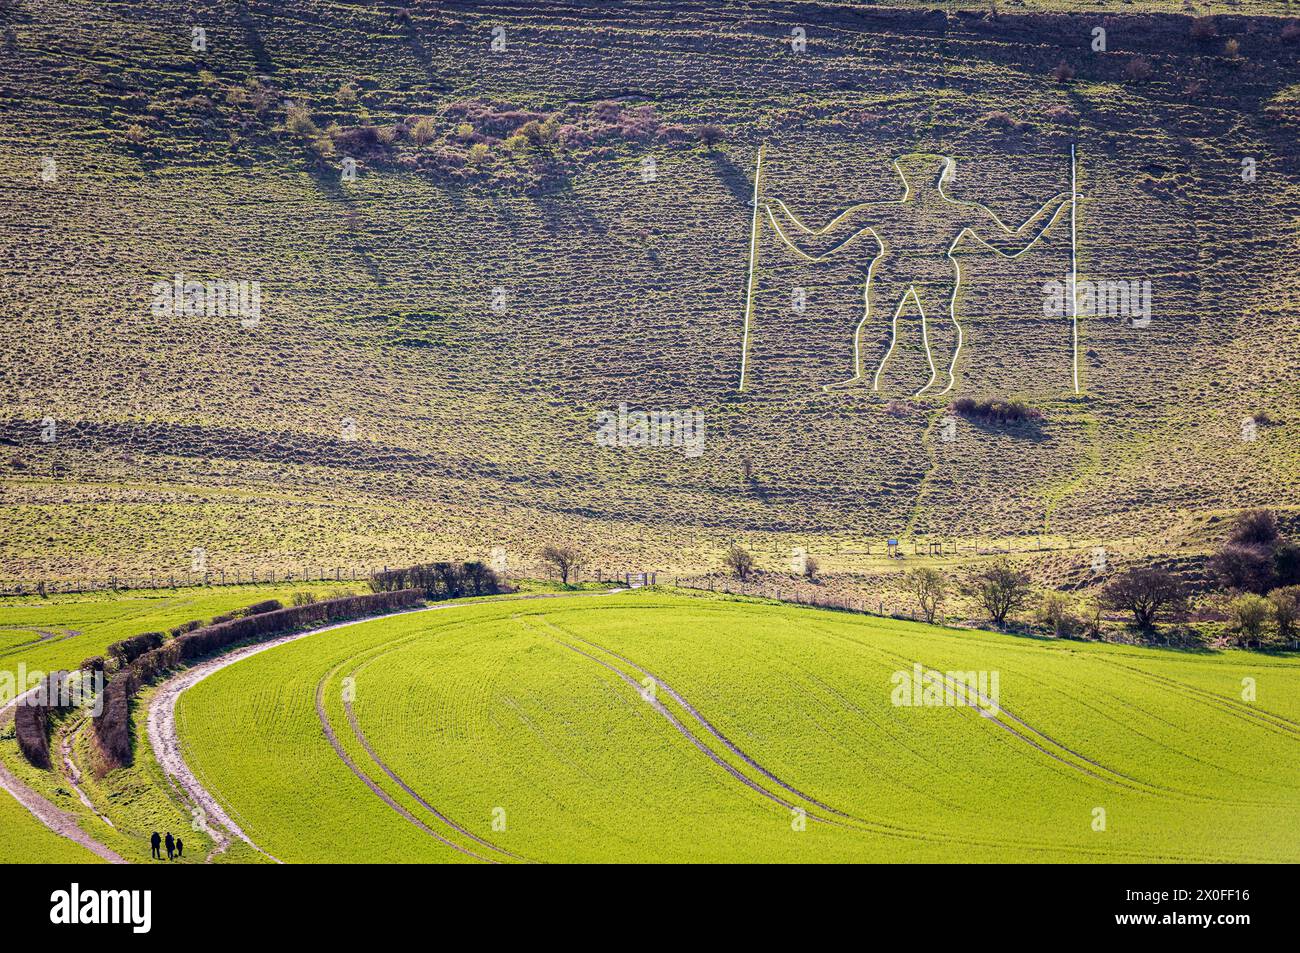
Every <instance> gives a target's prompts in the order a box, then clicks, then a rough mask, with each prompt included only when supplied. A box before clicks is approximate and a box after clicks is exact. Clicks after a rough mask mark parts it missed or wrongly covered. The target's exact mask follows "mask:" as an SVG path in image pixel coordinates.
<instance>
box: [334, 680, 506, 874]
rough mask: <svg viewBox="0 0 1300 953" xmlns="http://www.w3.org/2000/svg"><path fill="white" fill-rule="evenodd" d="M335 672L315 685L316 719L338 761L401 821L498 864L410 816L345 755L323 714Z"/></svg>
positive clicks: (495, 861) (470, 855)
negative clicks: (326, 688) (326, 687)
mask: <svg viewBox="0 0 1300 953" xmlns="http://www.w3.org/2000/svg"><path fill="white" fill-rule="evenodd" d="M335 671H338V669H337V668H336V669H334V670H333V671H331V672H330V673H329V675H326V676H325V678H322V679H321V680H320V682H319V683H317V685H316V717H317V718H319V719H320V723H321V730H322V731H324V732H325V738H326V740H327V741H329V743H330V747H332V748H333V749H334V753H335V754H336V755H338V756H339V760H340V761H342V762H343V763H344V764H345V765H347V768H348V770H349V771H351V772H352V773H353V774H354V775H356V776H357V779H358V780H359V781H361V783H362V784H364V785H365V786H366V787H368V788H369V789H370V791H371V793H372V794H374V795H375V797H377V798H379V800H381V801H383V802H384V803H385V804H387V805H388V806H389V807H391V808H392V809H393V810H394V811H396V812H397V813H398V814H399V815H400V816H401V817H402V818H403V819H405V820H406V821H407V822H409V823H411V824H413V825H415V826H416V827H418V828H419V829H420V830H422V831H424V832H425V833H426V834H428V835H429V836H430V837H432V838H433V839H434V840H436V841H438V842H439V843H441V844H445V845H446V846H447V847H450V848H451V849H452V850H455V851H459V852H460V853H462V854H465V855H466V856H468V857H473V858H474V859H476V860H482V861H485V862H486V863H489V864H497V863H500V861H499V860H496V859H495V858H491V857H484V856H483V855H482V854H478V853H475V852H474V851H472V850H470V849H469V848H468V847H462V846H461V845H460V844H457V843H456V842H455V841H452V840H448V839H447V838H445V837H443V836H442V835H441V834H439V833H438V832H437V831H435V830H434V829H433V828H432V827H430V826H429V825H428V824H426V823H424V821H422V820H420V819H419V818H418V817H416V816H415V815H414V814H412V813H411V812H410V811H408V810H407V809H406V808H404V807H403V806H402V805H401V804H399V803H398V802H397V800H396V799H395V798H393V796H392V795H390V794H389V793H388V792H387V791H385V790H384V789H383V788H381V787H380V786H379V785H378V784H376V783H375V781H374V779H373V778H371V777H370V775H368V774H366V772H364V771H362V770H361V768H360V767H359V766H358V765H357V763H356V762H355V761H353V760H352V757H351V756H350V755H349V754H348V753H347V751H345V750H344V748H343V743H342V742H340V741H339V737H338V735H337V734H336V733H335V731H334V728H333V726H332V725H331V724H330V720H329V715H327V714H326V713H325V682H326V681H327V680H328V678H329V676H330V675H333V674H334V672H335ZM420 803H422V804H423V803H424V802H423V801H421V802H420ZM439 816H441V815H439Z"/></svg>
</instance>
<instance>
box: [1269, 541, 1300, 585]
mask: <svg viewBox="0 0 1300 953" xmlns="http://www.w3.org/2000/svg"><path fill="white" fill-rule="evenodd" d="M1273 579H1274V583H1275V584H1276V585H1278V586H1296V585H1300V543H1292V542H1285V543H1279V544H1278V546H1277V548H1276V549H1274V550H1273Z"/></svg>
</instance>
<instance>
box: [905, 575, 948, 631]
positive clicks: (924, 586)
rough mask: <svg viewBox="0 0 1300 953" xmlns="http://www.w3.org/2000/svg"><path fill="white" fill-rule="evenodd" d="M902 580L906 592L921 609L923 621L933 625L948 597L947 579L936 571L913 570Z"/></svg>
mask: <svg viewBox="0 0 1300 953" xmlns="http://www.w3.org/2000/svg"><path fill="white" fill-rule="evenodd" d="M903 579H904V582H905V583H906V584H907V590H908V592H910V593H911V594H912V598H914V599H915V600H916V603H917V605H919V606H920V607H921V613H922V614H923V615H924V616H925V621H926V622H929V623H931V624H933V623H934V617H935V616H936V615H937V614H938V612H939V609H940V608H941V607H942V606H943V601H944V599H945V598H946V597H947V595H948V579H947V577H946V576H944V574H943V573H941V572H939V570H937V569H913V570H912V571H911V572H909V573H908V574H907V575H906V576H904V577H903Z"/></svg>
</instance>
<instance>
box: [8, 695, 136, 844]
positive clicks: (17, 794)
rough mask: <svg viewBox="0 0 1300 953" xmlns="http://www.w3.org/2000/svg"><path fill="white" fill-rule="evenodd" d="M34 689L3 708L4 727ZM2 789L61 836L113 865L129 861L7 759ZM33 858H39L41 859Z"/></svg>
mask: <svg viewBox="0 0 1300 953" xmlns="http://www.w3.org/2000/svg"><path fill="white" fill-rule="evenodd" d="M34 691H37V689H32V692H34ZM32 692H26V693H25V694H23V695H20V696H18V697H17V698H15V699H14V700H13V701H11V702H10V703H9V704H7V705H5V706H4V707H3V708H0V728H3V727H5V726H6V725H8V724H9V722H11V721H13V718H14V710H15V709H17V707H18V705H19V703H21V702H22V700H23V699H24V698H26V697H27V696H28V695H30V694H32ZM0 788H4V789H5V790H6V791H8V792H9V793H10V794H12V795H13V796H14V798H15V800H17V801H18V803H19V804H21V805H22V806H23V807H25V808H27V810H29V811H31V812H32V815H33V816H34V817H35V818H36V819H37V820H38V821H40V822H41V823H42V824H44V825H45V826H46V827H48V828H49V829H50V830H52V831H53V832H54V833H56V834H58V835H59V836H60V837H66V838H67V839H68V840H70V841H75V842H76V843H78V844H80V845H81V846H82V847H84V848H86V849H87V850H89V851H92V852H93V853H95V854H98V855H99V856H100V857H102V858H103V859H104V860H106V861H108V862H109V863H110V864H125V863H126V860H125V859H123V858H122V857H121V856H120V855H119V854H118V853H117V852H116V851H113V850H111V849H110V848H108V847H105V846H104V845H103V844H101V843H100V842H99V841H97V840H95V838H93V837H91V836H90V835H89V834H87V833H86V832H85V831H84V830H82V829H81V824H80V818H78V817H77V815H76V814H72V813H70V812H68V811H65V810H63V808H61V807H58V806H57V805H55V804H54V803H53V802H51V801H50V800H48V799H47V798H45V797H44V796H43V795H41V794H38V793H37V792H36V791H35V790H33V789H32V788H31V787H29V786H28V785H27V784H26V783H25V782H24V781H22V780H21V779H20V778H19V777H18V776H17V775H16V774H14V773H13V772H12V771H11V770H9V768H8V766H6V765H5V763H4V762H3V761H0ZM32 859H33V861H35V860H38V859H39V858H32Z"/></svg>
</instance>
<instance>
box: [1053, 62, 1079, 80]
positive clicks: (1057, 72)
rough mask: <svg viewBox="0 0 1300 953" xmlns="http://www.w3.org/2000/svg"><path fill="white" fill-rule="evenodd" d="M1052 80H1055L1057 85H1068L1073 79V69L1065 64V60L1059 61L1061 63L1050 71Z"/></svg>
mask: <svg viewBox="0 0 1300 953" xmlns="http://www.w3.org/2000/svg"><path fill="white" fill-rule="evenodd" d="M1052 79H1054V80H1056V81H1057V82H1058V83H1068V82H1069V81H1070V80H1072V79H1074V67H1073V66H1071V65H1070V64H1069V63H1067V62H1065V60H1061V62H1059V63H1057V64H1056V68H1055V69H1054V70H1052Z"/></svg>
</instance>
